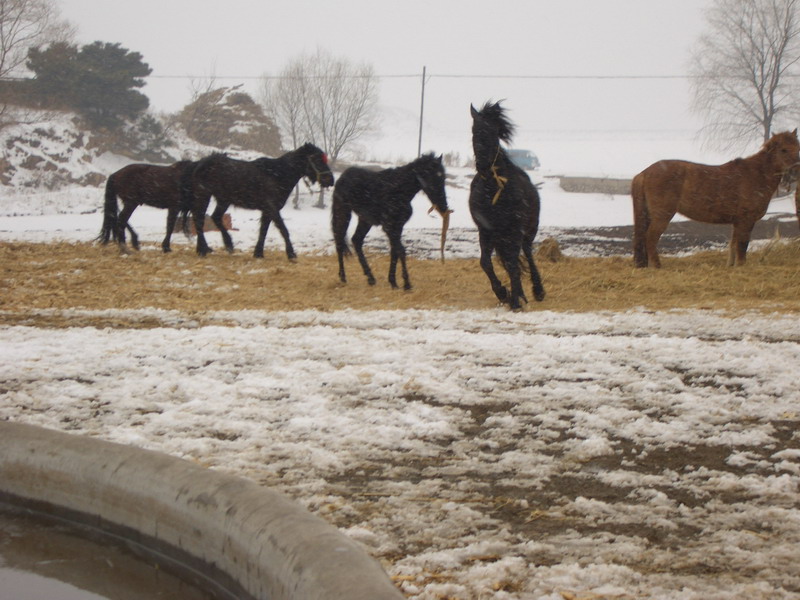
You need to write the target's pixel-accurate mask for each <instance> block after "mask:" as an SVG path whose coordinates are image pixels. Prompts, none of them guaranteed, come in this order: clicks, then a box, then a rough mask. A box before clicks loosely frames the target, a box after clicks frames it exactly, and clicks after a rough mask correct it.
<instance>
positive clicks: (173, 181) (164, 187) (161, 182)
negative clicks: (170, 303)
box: [97, 160, 197, 253]
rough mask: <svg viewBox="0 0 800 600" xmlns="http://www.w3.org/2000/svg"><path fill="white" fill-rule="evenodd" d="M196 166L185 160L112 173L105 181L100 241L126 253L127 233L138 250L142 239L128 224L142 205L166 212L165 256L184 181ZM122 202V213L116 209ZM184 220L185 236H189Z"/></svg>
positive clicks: (135, 167)
mask: <svg viewBox="0 0 800 600" xmlns="http://www.w3.org/2000/svg"><path fill="white" fill-rule="evenodd" d="M196 164H197V163H195V162H192V161H190V160H182V161H180V162H176V163H175V164H172V165H170V166H159V165H148V164H140V163H137V164H132V165H128V166H126V167H123V168H121V169H120V170H119V171H117V172H115V173H112V174H111V175H109V176H108V179H107V180H106V194H105V204H104V206H103V228H102V229H101V231H100V235H99V236H98V237H97V241H99V242H100V243H101V244H104V245H105V244H108V242H109V241H111V240H112V239H113V240H114V241H115V242H117V243H118V244H119V248H120V252H123V253H124V252H127V247H126V245H125V229H126V228H127V229H128V231H130V233H131V245H132V246H133V247H134V248H135V249H136V250H138V249H139V236H138V235H136V232H135V231H134V230H133V227H131V226H130V223H129V222H128V221H129V219H130V218H131V215H132V214H133V211H134V210H136V207H137V206H139V205H140V204H146V205H148V206H154V207H155V208H166V209H167V235H166V237H164V241H163V242H161V248H162V249H163V250H164V252H169V251H170V245H169V242H170V239H171V238H172V232H173V230H174V229H175V223H176V221H177V218H178V213H179V212H180V210H181V206H182V197H183V194H182V190H181V185H182V183H181V182H182V180H183V177H184V176H185V174H186V173H189V172H191V170H192V169H193V168H194V166H195V165H196ZM117 197H119V199H120V201H121V202H122V211H120V212H118V211H119V208H118V206H117ZM187 223H188V222H187V221H186V219H185V218H184V233H188V231H187V228H186V225H187Z"/></svg>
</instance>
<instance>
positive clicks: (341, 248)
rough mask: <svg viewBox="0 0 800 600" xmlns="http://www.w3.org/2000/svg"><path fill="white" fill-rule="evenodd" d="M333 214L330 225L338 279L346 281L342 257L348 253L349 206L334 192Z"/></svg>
mask: <svg viewBox="0 0 800 600" xmlns="http://www.w3.org/2000/svg"><path fill="white" fill-rule="evenodd" d="M331 212H332V213H333V216H332V217H331V225H332V228H333V241H334V243H335V244H336V257H337V258H338V259H339V281H341V282H342V283H347V277H346V276H345V273H344V257H345V256H346V255H348V254H350V250H349V249H348V248H347V241H346V239H345V238H346V237H347V228H348V227H349V225H350V216H351V212H350V208H348V207H347V206H345V205H344V203H343V202H341V201H340V200H339V197H338V196H337V195H336V192H334V195H333V206H332V208H331Z"/></svg>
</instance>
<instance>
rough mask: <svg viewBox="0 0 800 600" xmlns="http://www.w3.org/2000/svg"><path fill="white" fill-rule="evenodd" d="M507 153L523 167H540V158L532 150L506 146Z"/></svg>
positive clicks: (516, 163)
mask: <svg viewBox="0 0 800 600" xmlns="http://www.w3.org/2000/svg"><path fill="white" fill-rule="evenodd" d="M506 154H508V157H509V158H510V159H511V161H512V162H513V163H514V164H515V165H517V166H518V167H519V168H521V169H538V168H539V158H538V157H537V156H536V155H535V154H534V153H533V152H531V151H530V150H522V149H516V148H514V149H512V148H506Z"/></svg>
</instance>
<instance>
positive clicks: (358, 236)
mask: <svg viewBox="0 0 800 600" xmlns="http://www.w3.org/2000/svg"><path fill="white" fill-rule="evenodd" d="M370 229H372V225H370V224H369V223H366V222H365V221H362V220H361V219H359V220H358V225H357V226H356V230H355V233H353V237H352V238H350V239H351V241H352V242H353V248H354V249H355V251H356V256H358V262H359V263H361V268H362V269H363V271H364V275H366V276H367V283H368V284H370V285H375V276H374V275H373V274H372V270H371V269H370V268H369V264H368V263H367V257H366V256H364V238H366V237H367V234H368V233H369V230H370Z"/></svg>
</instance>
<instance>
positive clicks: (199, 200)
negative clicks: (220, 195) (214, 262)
mask: <svg viewBox="0 0 800 600" xmlns="http://www.w3.org/2000/svg"><path fill="white" fill-rule="evenodd" d="M210 201H211V196H210V195H206V194H203V196H196V197H195V203H194V209H193V210H192V216H193V217H194V230H195V233H196V234H197V253H198V254H199V255H200V256H206V255H207V254H209V253H210V252H211V248H209V247H208V243H207V242H206V235H205V233H204V232H203V229H205V223H206V211H207V210H208V203H209V202H210Z"/></svg>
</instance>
